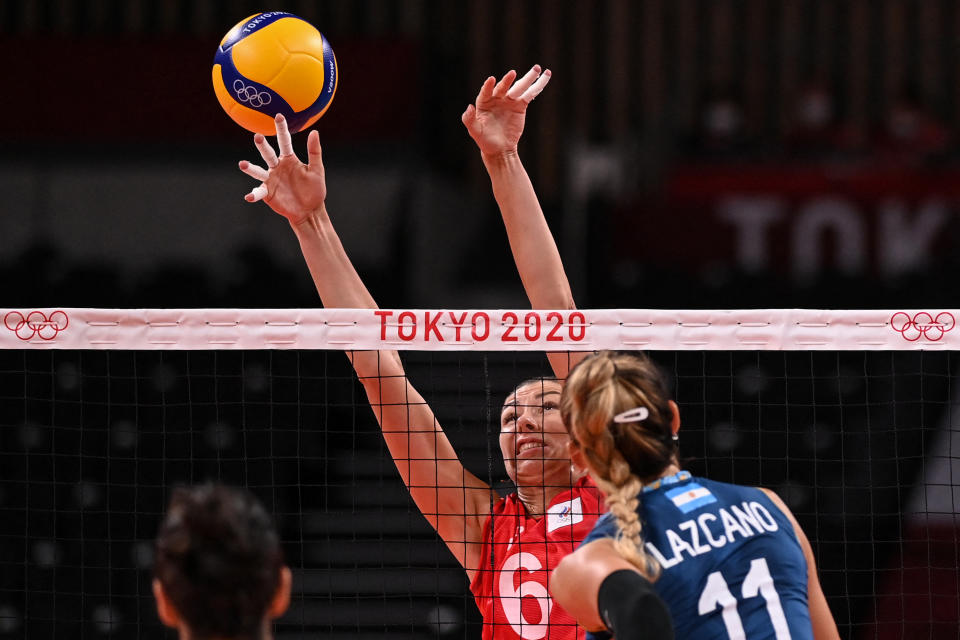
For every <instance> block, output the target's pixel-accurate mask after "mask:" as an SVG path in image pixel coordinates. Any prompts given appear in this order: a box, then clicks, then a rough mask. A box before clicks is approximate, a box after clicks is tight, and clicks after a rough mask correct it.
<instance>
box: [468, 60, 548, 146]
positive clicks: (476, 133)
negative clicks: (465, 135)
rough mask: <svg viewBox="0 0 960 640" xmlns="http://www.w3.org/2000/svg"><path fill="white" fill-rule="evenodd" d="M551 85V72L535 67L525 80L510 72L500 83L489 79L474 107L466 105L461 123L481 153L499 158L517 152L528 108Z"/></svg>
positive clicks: (492, 78)
mask: <svg viewBox="0 0 960 640" xmlns="http://www.w3.org/2000/svg"><path fill="white" fill-rule="evenodd" d="M548 82H550V70H549V69H545V70H541V69H540V65H538V64H535V65H533V67H532V68H531V69H530V71H528V72H527V73H526V74H525V75H524V76H523V77H522V78H519V79H517V72H516V71H513V70H510V71H508V72H507V74H506V75H505V76H503V78H501V79H500V82H497V79H496V78H494V77H493V76H490V77H489V78H487V79H486V81H485V82H484V83H483V86H482V87H480V93H479V94H477V101H476V103H475V104H471V105H468V106H467V110H466V111H464V112H463V116H462V117H461V120H463V124H464V126H466V127H467V131H469V132H470V137H471V138H473V140H474V142H476V143H477V146H478V147H480V153H482V154H484V155H497V154H503V153H516V150H517V143H518V142H519V141H520V135H521V134H522V133H523V124H524V120H525V118H526V115H527V105H529V104H530V103H531V102H533V99H534V98H536V97H537V96H538V95H539V94H540V92H541V91H543V88H544V87H546V86H547V83H548Z"/></svg>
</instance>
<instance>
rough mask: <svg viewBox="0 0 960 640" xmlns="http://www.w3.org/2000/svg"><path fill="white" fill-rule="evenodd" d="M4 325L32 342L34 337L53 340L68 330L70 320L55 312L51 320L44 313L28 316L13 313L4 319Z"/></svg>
mask: <svg viewBox="0 0 960 640" xmlns="http://www.w3.org/2000/svg"><path fill="white" fill-rule="evenodd" d="M3 324H4V326H5V327H6V328H7V329H9V330H10V331H13V332H14V333H15V334H17V337H18V338H20V339H21V340H24V341H26V340H31V339H33V337H34V336H36V337H38V338H40V339H41V340H53V339H54V338H56V337H57V334H59V333H60V332H61V331H63V330H64V329H66V328H67V325H69V324H70V318H68V317H67V314H66V313H65V312H63V311H54V312H53V313H51V314H50V317H49V318H48V317H47V314H45V313H44V312H43V311H31V312H30V313H28V314H27V315H23V314H22V313H20V312H19V311H11V312H9V313H8V314H7V315H5V316H4V317H3Z"/></svg>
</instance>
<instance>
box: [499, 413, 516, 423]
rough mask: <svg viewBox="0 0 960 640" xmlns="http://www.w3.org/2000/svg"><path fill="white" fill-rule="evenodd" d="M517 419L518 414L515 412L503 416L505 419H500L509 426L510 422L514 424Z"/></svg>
mask: <svg viewBox="0 0 960 640" xmlns="http://www.w3.org/2000/svg"><path fill="white" fill-rule="evenodd" d="M516 419H517V414H516V413H515V412H513V411H510V412H509V413H505V414H503V417H502V418H500V421H501V422H502V423H503V424H508V423H510V422H513V421H514V420H516Z"/></svg>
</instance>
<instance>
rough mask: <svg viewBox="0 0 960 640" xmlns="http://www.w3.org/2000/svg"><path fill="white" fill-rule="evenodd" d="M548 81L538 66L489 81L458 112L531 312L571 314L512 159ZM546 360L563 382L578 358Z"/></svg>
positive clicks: (551, 250) (562, 278)
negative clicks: (520, 74) (487, 184)
mask: <svg viewBox="0 0 960 640" xmlns="http://www.w3.org/2000/svg"><path fill="white" fill-rule="evenodd" d="M549 81H550V70H549V69H545V70H542V69H541V68H540V65H534V66H533V68H531V69H530V70H529V71H528V72H527V73H526V74H524V75H523V77H520V78H518V77H517V73H516V71H512V70H511V71H509V72H507V74H506V75H505V76H503V78H501V79H500V81H499V82H498V81H497V80H496V79H495V78H494V77H493V76H491V77H489V78H487V79H486V81H485V82H484V83H483V86H481V87H480V93H479V94H477V99H476V102H475V103H474V104H471V105H469V106H467V109H466V111H464V112H463V116H462V120H463V124H464V126H466V128H467V131H468V132H470V137H471V138H473V140H474V142H476V143H477V147H479V149H480V156H481V158H482V159H483V164H484V166H485V167H486V169H487V173H488V174H489V175H490V182H491V184H492V186H493V195H494V198H496V200H497V205H498V206H499V207H500V214H501V215H502V216H503V223H504V226H505V227H506V230H507V237H508V238H509V240H510V250H511V251H512V252H513V259H514V262H516V265H517V270H518V271H519V272H520V279H521V280H522V281H523V288H524V290H525V291H526V293H527V298H528V299H529V300H530V304H531V306H532V307H533V308H534V309H574V308H576V305H575V304H574V301H573V294H572V293H571V291H570V283H569V282H568V281H567V274H566V272H565V271H564V269H563V262H562V261H561V260H560V252H559V251H558V250H557V243H556V242H555V241H554V238H553V235H552V234H551V233H550V228H549V226H547V221H546V219H545V218H544V215H543V210H542V209H541V207H540V201H539V200H538V199H537V194H536V191H534V189H533V184H532V183H531V181H530V177H529V176H528V175H527V171H526V169H525V168H524V166H523V163H522V162H520V156H519V154H518V153H517V145H518V143H519V141H520V136H521V135H522V134H523V127H524V123H525V121H526V115H527V107H528V106H529V104H530V103H531V102H532V101H533V99H534V98H536V97H537V95H539V94H540V92H541V91H543V89H544V87H546V86H547V83H548V82H549ZM547 357H548V358H549V359H550V365H551V366H552V367H553V371H554V373H555V374H556V376H557V377H558V378H561V379H562V378H566V376H567V372H568V371H569V370H570V369H571V368H572V367H573V366H574V365H575V364H576V363H577V362H579V361H580V360H581V359H582V357H583V356H582V355H579V354H576V353H552V354H547Z"/></svg>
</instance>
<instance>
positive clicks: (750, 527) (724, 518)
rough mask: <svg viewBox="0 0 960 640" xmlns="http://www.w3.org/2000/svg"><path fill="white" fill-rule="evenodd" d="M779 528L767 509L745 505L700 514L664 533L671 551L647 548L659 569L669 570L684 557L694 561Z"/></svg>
mask: <svg viewBox="0 0 960 640" xmlns="http://www.w3.org/2000/svg"><path fill="white" fill-rule="evenodd" d="M718 515H719V517H718ZM779 528H780V527H779V526H778V525H777V521H776V520H775V519H774V518H773V515H772V514H771V513H770V511H769V510H767V508H766V507H764V506H763V505H762V504H760V503H759V502H753V501H750V502H747V501H744V502H742V503H740V504H739V505H730V506H729V508H727V507H720V508H719V509H718V510H717V514H713V513H709V512H708V513H702V514H700V515H699V516H697V517H695V518H690V519H689V520H684V521H683V522H680V523H679V524H677V526H676V529H674V528H669V529H666V530H665V531H664V535H665V536H666V538H667V540H668V541H669V543H670V549H658V548H657V547H656V546H655V545H654V544H653V543H652V542H647V543H646V546H647V549H648V550H649V551H650V553H651V554H653V556H654V557H655V558H656V559H657V561H658V562H659V563H660V565H661V566H662V567H663V568H664V569H669V568H670V567H673V566H675V565H677V564H679V563H681V562H683V560H684V558H685V557H690V558H694V557H696V556H699V555H701V554H704V553H709V552H710V551H713V549H719V548H720V547H723V546H724V545H726V544H727V543H728V542H733V541H734V540H735V539H736V538H737V536H739V537H741V538H750V537H752V536H755V535H757V534H759V533H763V532H764V531H770V532H773V531H776V530H777V529H779ZM667 555H669V556H670V557H669V558H668V557H667Z"/></svg>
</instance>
